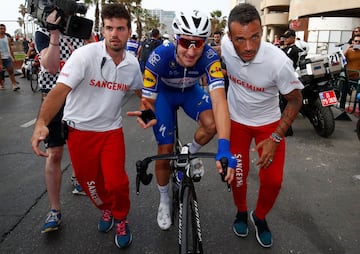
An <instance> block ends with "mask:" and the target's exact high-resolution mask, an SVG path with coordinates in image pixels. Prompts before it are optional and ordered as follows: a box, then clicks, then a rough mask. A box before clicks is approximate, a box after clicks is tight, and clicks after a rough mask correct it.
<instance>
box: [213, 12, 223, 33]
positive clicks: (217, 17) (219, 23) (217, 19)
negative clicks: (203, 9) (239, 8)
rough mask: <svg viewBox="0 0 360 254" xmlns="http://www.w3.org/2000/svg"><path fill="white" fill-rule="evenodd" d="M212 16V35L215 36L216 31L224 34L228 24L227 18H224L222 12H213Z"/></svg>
mask: <svg viewBox="0 0 360 254" xmlns="http://www.w3.org/2000/svg"><path fill="white" fill-rule="evenodd" d="M210 16H211V18H210V20H211V34H214V32H215V31H221V32H222V33H223V32H224V30H225V27H226V24H227V17H226V16H223V17H222V12H221V11H220V10H215V11H213V12H211V13H210Z"/></svg>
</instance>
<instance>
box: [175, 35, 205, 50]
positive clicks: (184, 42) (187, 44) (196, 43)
mask: <svg viewBox="0 0 360 254" xmlns="http://www.w3.org/2000/svg"><path fill="white" fill-rule="evenodd" d="M177 41H178V43H179V44H180V46H181V47H183V48H187V49H189V48H191V47H194V48H196V49H199V48H201V47H202V46H203V45H204V44H205V40H188V39H185V38H181V37H180V38H178V40H177Z"/></svg>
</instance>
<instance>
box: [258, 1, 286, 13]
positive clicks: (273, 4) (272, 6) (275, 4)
mask: <svg viewBox="0 0 360 254" xmlns="http://www.w3.org/2000/svg"><path fill="white" fill-rule="evenodd" d="M289 5H290V0H262V1H261V2H260V9H261V10H262V11H263V10H264V9H265V8H268V9H269V10H271V11H279V12H280V11H289Z"/></svg>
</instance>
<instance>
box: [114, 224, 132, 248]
mask: <svg viewBox="0 0 360 254" xmlns="http://www.w3.org/2000/svg"><path fill="white" fill-rule="evenodd" d="M131 242H132V234H131V232H130V229H129V223H128V221H127V220H121V221H117V222H116V234H115V244H116V246H117V247H119V248H120V249H122V248H126V247H128V246H129V245H130V244H131Z"/></svg>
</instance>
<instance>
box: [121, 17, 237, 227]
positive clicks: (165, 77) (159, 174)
mask: <svg viewBox="0 0 360 254" xmlns="http://www.w3.org/2000/svg"><path fill="white" fill-rule="evenodd" d="M172 27H173V30H174V35H175V40H174V43H168V44H166V45H161V46H158V47H157V48H156V49H155V50H154V51H153V52H152V53H151V54H150V56H149V58H148V60H147V62H146V65H145V71H144V85H143V89H142V105H141V110H149V109H150V110H154V114H155V118H156V119H146V120H149V121H145V122H144V120H143V119H142V118H141V116H142V112H143V111H133V112H128V115H132V116H138V119H137V121H138V123H139V124H140V126H141V127H143V128H148V127H151V126H152V127H153V131H154V135H155V137H156V140H157V143H158V154H167V153H171V152H172V151H173V144H174V124H175V119H174V116H175V111H176V109H177V108H178V107H181V108H182V109H183V110H184V111H185V113H186V114H187V115H188V116H189V117H191V118H192V119H193V120H195V121H196V122H197V123H198V129H197V130H196V132H195V134H194V138H193V140H192V143H190V144H188V146H189V152H190V153H195V152H197V151H198V150H199V149H200V148H201V147H202V146H203V145H205V144H207V143H208V142H209V141H210V140H211V139H212V138H213V137H214V136H215V134H217V136H218V153H217V156H216V166H217V168H218V171H219V172H222V169H221V165H220V162H219V159H220V158H222V157H226V158H227V159H228V161H229V168H228V172H227V175H226V177H225V180H226V181H228V183H230V182H231V181H232V179H233V177H234V168H235V166H236V159H235V157H233V156H232V154H231V153H230V143H229V137H230V116H229V110H228V105H227V102H226V96H225V88H224V76H223V73H222V70H221V64H220V59H219V56H218V55H217V53H216V51H215V50H214V49H213V48H212V47H210V46H209V45H208V44H207V43H206V41H207V38H208V37H209V36H210V34H211V22H210V19H209V18H208V17H207V16H206V15H205V14H203V13H201V12H199V11H192V12H190V13H185V12H180V13H177V14H176V16H175V19H174V21H173V23H172ZM203 75H206V77H207V85H208V87H209V94H208V93H207V92H205V91H204V90H203V89H201V87H200V85H199V81H200V79H201V77H202V76H203ZM195 160H196V159H195ZM196 163H200V164H201V163H202V162H201V161H200V160H197V162H196ZM170 173H171V172H170V165H169V162H168V161H166V160H159V161H156V163H155V175H156V179H157V183H158V189H159V192H160V205H159V208H158V215H157V222H158V225H159V227H160V228H161V229H162V230H167V229H169V228H170V226H171V216H170V198H169V194H168V190H169V179H170Z"/></svg>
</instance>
